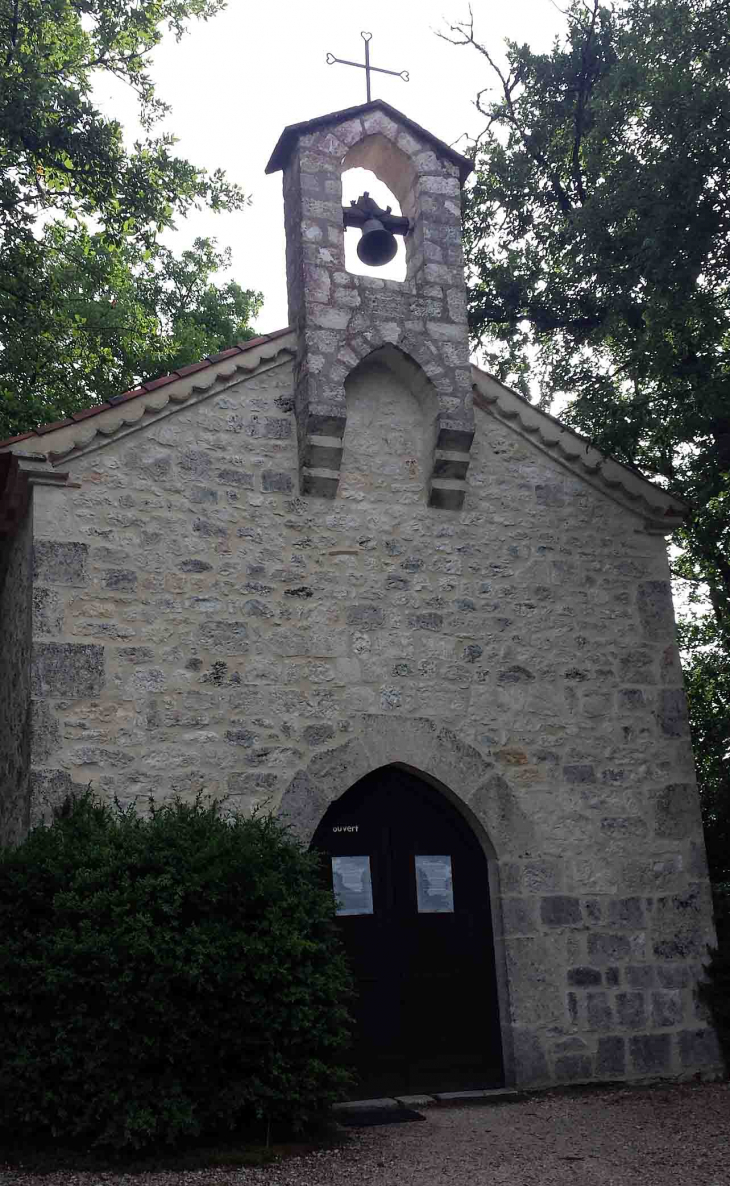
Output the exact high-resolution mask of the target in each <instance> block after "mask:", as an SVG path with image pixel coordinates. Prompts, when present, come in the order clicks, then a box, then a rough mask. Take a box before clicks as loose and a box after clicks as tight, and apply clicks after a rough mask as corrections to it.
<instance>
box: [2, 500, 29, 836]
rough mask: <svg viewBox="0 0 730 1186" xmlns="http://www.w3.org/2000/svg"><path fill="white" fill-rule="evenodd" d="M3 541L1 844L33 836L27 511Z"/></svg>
mask: <svg viewBox="0 0 730 1186" xmlns="http://www.w3.org/2000/svg"><path fill="white" fill-rule="evenodd" d="M13 526H14V530H13V532H12V534H10V532H9V531H8V534H7V537H6V538H5V539H2V538H0V840H5V841H6V842H9V843H15V842H16V841H18V840H20V839H21V838H22V837H23V836H24V835H25V834H26V832H27V830H28V807H29V795H28V777H29V765H30V763H29V754H30V646H31V634H30V599H31V589H32V578H31V555H32V547H33V528H32V523H31V517H30V514H29V512H28V509H27V507H26V508H24V513H23V514H22V515H21V517H20V520H19V522H18V523H15V524H13Z"/></svg>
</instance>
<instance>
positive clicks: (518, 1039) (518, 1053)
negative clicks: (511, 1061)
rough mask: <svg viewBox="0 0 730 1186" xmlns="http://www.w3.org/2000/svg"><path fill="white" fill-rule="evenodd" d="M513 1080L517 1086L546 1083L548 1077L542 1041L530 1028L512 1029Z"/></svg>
mask: <svg viewBox="0 0 730 1186" xmlns="http://www.w3.org/2000/svg"><path fill="white" fill-rule="evenodd" d="M513 1038H514V1056H515V1081H516V1083H517V1085H518V1086H519V1087H527V1086H529V1085H531V1084H535V1085H536V1084H538V1083H546V1082H547V1081H548V1079H549V1078H550V1073H549V1071H548V1063H547V1058H546V1057H545V1051H544V1049H543V1045H542V1041H541V1039H540V1037H539V1035H538V1034H536V1033H534V1032H533V1031H532V1030H523V1029H516V1030H515V1031H514V1035H513Z"/></svg>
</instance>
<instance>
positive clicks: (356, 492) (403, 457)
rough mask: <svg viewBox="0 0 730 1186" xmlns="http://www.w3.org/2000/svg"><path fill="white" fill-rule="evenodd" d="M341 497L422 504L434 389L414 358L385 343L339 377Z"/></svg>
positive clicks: (435, 401)
mask: <svg viewBox="0 0 730 1186" xmlns="http://www.w3.org/2000/svg"><path fill="white" fill-rule="evenodd" d="M345 400H346V405H347V421H346V427H345V434H344V438H343V452H342V463H341V469H340V490H339V495H340V498H342V499H345V500H346V499H353V498H356V499H358V500H359V501H360V500H362V498H363V497H367V498H368V499H372V500H373V501H374V502H383V501H391V500H395V503H394V505H397V506H398V507H406V506H410V507H412V506H414V505H419V504H420V505H423V504H425V502H426V498H427V490H428V482H429V477H430V474H431V470H432V466H433V452H434V445H435V440H436V417H437V414H438V395H437V392H436V389H435V388H434V386H433V383H432V382H431V381H430V379H429V378H428V376H427V375H426V373H425V371H424V370H423V368H422V367H421V366H419V364H418V363H417V362H416V361H415V360H414V359H413V358H412V357H411V356H410V355H409V354H407V353H406V352H405V351H403V350H401V349H399V348H398V347H397V346H394V345H392V344H386V345H384V346H381V347H380V348H378V349H376V350H373V351H372V352H371V353H370V354H368V355H366V356H365V357H364V358H363V359H362V360H361V361H360V362H359V363H358V364H357V366H355V367H353V369H352V370H351V371H350V373H349V375H348V376H347V379H346V380H345Z"/></svg>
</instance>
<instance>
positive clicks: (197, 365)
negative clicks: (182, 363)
mask: <svg viewBox="0 0 730 1186" xmlns="http://www.w3.org/2000/svg"><path fill="white" fill-rule="evenodd" d="M209 366H210V363H209V362H208V361H207V359H203V361H202V362H189V363H188V365H187V366H186V367H180V368H179V370H177V371H175V374H176V375H179V377H180V378H181V379H184V378H185V376H186V375H194V374H195V372H196V371H204V370H205V368H206V367H209ZM163 377H164V378H167V376H163Z"/></svg>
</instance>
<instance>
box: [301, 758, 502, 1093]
mask: <svg viewBox="0 0 730 1186" xmlns="http://www.w3.org/2000/svg"><path fill="white" fill-rule="evenodd" d="M312 847H313V848H316V849H319V850H320V851H321V852H324V853H326V854H328V856H329V858H330V860H329V862H328V868H329V869H330V871H331V875H332V879H333V888H334V890H335V893H336V895H337V898H338V902H339V906H338V921H339V926H340V928H341V931H342V937H343V940H344V943H345V946H346V949H347V953H348V956H349V958H350V962H351V965H352V969H353V972H354V976H355V981H356V989H357V999H356V1001H355V1003H354V1005H353V1007H352V1011H353V1013H354V1017H355V1023H356V1028H355V1038H354V1043H353V1050H352V1061H353V1063H354V1065H355V1067H356V1070H357V1072H358V1075H359V1083H358V1086H357V1094H358V1095H360V1096H361V1097H370V1096H383V1095H402V1094H409V1093H413V1092H435V1091H464V1090H471V1089H476V1088H484V1087H491V1086H497V1085H499V1084H501V1083H502V1082H503V1070H502V1051H501V1041H500V1028H499V1010H498V1004H497V984H496V976H495V962H494V943H493V937H492V924H491V911H490V903H489V882H488V870H487V861H486V857H485V855H484V852H483V850H482V848H481V845H480V844H479V842H478V840H477V838H476V836H475V835H474V833H473V831H472V829H471V828H470V826H469V824H468V823H467V821H466V820H465V819H464V818H463V816H462V815H461V814H460V813H459V812H458V811H457V809H456V808H455V807H453V806H452V804H451V803H449V802H448V800H447V799H446V797H445V796H444V795H442V794H441V792H439V791H438V790H436V789H435V788H434V787H432V786H431V785H430V784H428V783H426V782H424V781H423V780H422V779H420V778H417V777H416V776H414V775H413V774H411V773H408V772H406V771H404V770H400V769H398V768H397V767H393V766H391V767H386V768H384V769H382V770H378V771H375V772H374V773H372V774H369V775H367V776H366V777H365V778H362V779H360V781H359V782H357V783H355V785H354V786H352V787H351V788H350V789H349V790H348V791H346V792H345V794H344V795H342V796H341V798H339V799H337V800H336V801H335V802H334V803H332V804H331V806H330V807H329V808H328V810H327V812H326V813H325V815H324V817H323V819H322V821H321V823H320V824H319V827H318V828H317V831H316V833H315V835H314V839H313V841H312Z"/></svg>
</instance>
